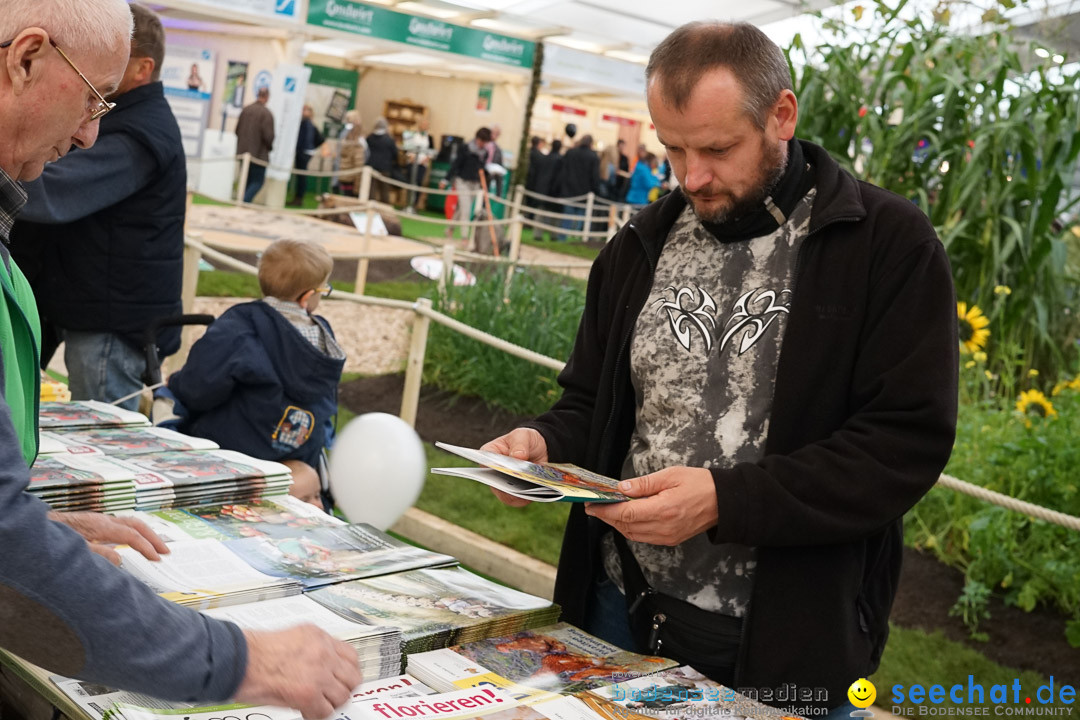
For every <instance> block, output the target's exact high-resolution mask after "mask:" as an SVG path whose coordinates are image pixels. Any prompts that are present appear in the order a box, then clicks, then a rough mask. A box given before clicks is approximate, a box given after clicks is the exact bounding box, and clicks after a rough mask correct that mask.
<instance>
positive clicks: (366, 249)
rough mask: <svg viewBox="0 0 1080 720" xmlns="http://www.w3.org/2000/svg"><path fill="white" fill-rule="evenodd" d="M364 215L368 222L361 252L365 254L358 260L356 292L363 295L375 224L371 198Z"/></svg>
mask: <svg viewBox="0 0 1080 720" xmlns="http://www.w3.org/2000/svg"><path fill="white" fill-rule="evenodd" d="M364 216H365V218H366V220H367V223H366V224H365V225H364V240H363V242H361V243H360V252H361V253H363V254H364V257H362V258H360V259H359V260H357V262H356V289H355V290H354V292H355V293H356V294H357V295H363V294H364V287H365V286H366V285H367V274H368V254H369V253H370V252H371V229H372V227H373V226H374V225H375V208H373V207H371V201H370V200H368V201H367V211H366V212H365V214H364Z"/></svg>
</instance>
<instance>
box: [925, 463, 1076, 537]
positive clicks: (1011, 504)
mask: <svg viewBox="0 0 1080 720" xmlns="http://www.w3.org/2000/svg"><path fill="white" fill-rule="evenodd" d="M938 485H941V486H942V487H945V488H948V489H950V490H953V491H955V492H960V493H964V494H965V495H970V496H971V497H973V498H978V499H979V500H983V501H985V502H988V503H991V504H993V505H1000V506H1001V507H1003V508H1006V509H1008V510H1012V511H1013V512H1018V513H1021V514H1023V515H1030V516H1032V517H1035V518H1038V519H1040V520H1045V521H1046V522H1048V523H1053V524H1054V525H1060V526H1062V527H1065V528H1068V529H1070V530H1077V531H1080V518H1078V517H1075V516H1073V515H1066V514H1065V513H1063V512H1058V511H1057V510H1050V509H1048V508H1044V507H1042V506H1040V505H1035V504H1033V503H1029V502H1026V501H1024V500H1017V499H1016V498H1014V497H1011V496H1009V495H1004V494H1002V493H999V492H995V491H994V490H988V489H986V488H984V487H980V486H979V485H973V484H971V483H969V482H966V481H964V480H960V479H958V478H954V477H952V476H951V475H942V476H941V477H939V478H938Z"/></svg>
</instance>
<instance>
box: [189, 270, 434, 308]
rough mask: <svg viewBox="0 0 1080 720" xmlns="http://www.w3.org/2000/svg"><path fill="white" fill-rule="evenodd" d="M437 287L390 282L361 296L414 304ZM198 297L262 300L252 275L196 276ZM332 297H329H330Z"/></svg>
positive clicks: (337, 284) (340, 285)
mask: <svg viewBox="0 0 1080 720" xmlns="http://www.w3.org/2000/svg"><path fill="white" fill-rule="evenodd" d="M332 284H333V286H334V289H335V290H344V291H345V292H353V291H354V290H355V289H356V286H355V284H353V283H351V282H343V281H338V280H335V281H334V282H333V283H332ZM435 287H436V284H435V283H434V282H433V281H425V282H409V281H405V280H392V281H388V282H381V283H368V284H367V287H366V288H365V290H364V292H365V294H367V295H370V296H372V297H381V298H390V299H392V300H406V301H408V302H413V301H414V300H416V299H417V298H420V297H430V296H431V294H432V293H433V292H434V290H435ZM196 294H197V295H198V296H199V297H243V298H256V297H262V292H261V291H260V290H259V281H258V280H257V279H256V277H255V276H254V275H248V274H247V273H241V272H230V271H226V270H208V271H204V272H201V273H199V285H198V288H197V289H196ZM331 297H332V296H331Z"/></svg>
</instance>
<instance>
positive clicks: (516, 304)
mask: <svg viewBox="0 0 1080 720" xmlns="http://www.w3.org/2000/svg"><path fill="white" fill-rule="evenodd" d="M505 278H506V274H505V270H502V271H496V270H492V271H489V272H485V273H480V274H479V275H478V277H477V283H476V285H474V286H472V287H455V288H452V289H450V290H449V291H448V292H447V294H446V296H445V297H438V296H436V298H435V300H434V305H435V308H436V309H437V310H439V311H441V312H443V313H446V314H447V315H449V316H451V317H453V318H455V319H456V320H460V321H461V322H463V323H465V324H467V325H470V326H471V327H474V328H476V329H478V330H483V331H484V332H487V333H490V334H491V335H494V336H495V337H498V338H501V339H503V340H506V341H508V342H512V343H514V344H515V345H520V346H522V347H525V348H528V349H529V350H533V351H535V352H538V353H541V354H542V355H547V356H548V357H552V358H556V359H560V360H564V359H566V357H567V356H568V355H569V354H570V349H571V347H572V346H573V341H574V335H575V333H576V331H577V326H578V322H579V320H580V319H581V312H582V309H583V308H584V306H585V290H584V285H583V283H581V282H579V281H575V280H572V279H569V278H566V277H563V276H560V275H552V274H550V273H536V274H532V273H525V272H516V273H515V274H514V278H513V281H512V283H511V285H510V293H509V297H504V294H505V284H504V282H505ZM556 375H557V373H556V372H555V371H554V370H548V369H546V368H543V367H541V366H539V365H535V364H533V363H531V362H528V361H526V360H520V359H518V358H515V357H512V356H510V355H507V354H506V353H504V352H503V351H501V350H496V349H495V348H492V347H489V346H487V345H484V344H483V343H480V342H478V341H476V340H472V339H470V338H467V337H465V336H464V335H461V334H459V333H458V332H456V331H453V330H449V329H447V328H444V327H442V326H440V325H437V324H434V323H433V324H432V326H431V334H430V337H429V340H428V347H427V357H426V360H425V363H424V380H425V382H428V383H432V384H434V385H436V386H438V387H440V388H442V389H444V390H449V391H452V392H455V393H459V394H462V395H476V396H479V397H481V398H483V399H484V400H486V401H487V402H488V403H490V404H493V405H498V406H500V407H503V408H505V409H507V410H509V411H511V412H515V413H520V414H523V415H532V414H537V413H540V412H543V411H544V410H546V409H547V408H548V407H550V406H551V404H552V403H554V402H555V401H556V400H558V398H559V396H560V395H561V393H562V391H561V388H560V387H559V386H558V384H557V383H556V381H555V378H556Z"/></svg>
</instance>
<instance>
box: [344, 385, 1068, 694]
mask: <svg viewBox="0 0 1080 720" xmlns="http://www.w3.org/2000/svg"><path fill="white" fill-rule="evenodd" d="M403 387H404V376H403V375H400V374H397V375H380V376H376V377H369V378H361V379H357V380H353V381H350V382H347V383H345V384H344V385H342V387H341V393H340V402H341V404H342V405H343V406H345V407H347V408H348V409H350V410H351V411H353V412H356V413H365V412H387V413H392V414H394V415H396V414H398V412H399V411H400V406H401V393H402V389H403ZM522 419H523V418H522V417H521V416H516V415H514V414H512V413H509V412H506V411H504V410H500V409H498V408H489V407H488V406H487V405H486V404H485V403H484V401H483V400H480V399H479V398H475V397H462V396H457V395H453V394H452V393H446V392H443V391H440V390H437V389H435V388H431V387H427V386H425V387H424V389H423V390H422V392H421V398H420V408H419V413H418V416H417V423H416V427H417V432H418V433H419V434H420V436H421V438H423V439H424V440H425V441H427V442H434V441H435V440H441V441H444V442H449V443H453V444H456V445H465V446H469V447H479V446H480V445H482V444H483V443H484V442H487V441H488V440H490V439H492V438H493V437H496V436H497V435H500V434H502V433H504V432H506V431H508V430H510V429H512V428H513V427H515V426H516V425H517V423H518V422H519V421H520V420H522ZM963 585H964V580H963V575H962V573H960V572H959V571H957V570H955V569H953V568H950V567H948V566H946V565H943V564H942V563H940V562H938V561H937V560H936V559H934V558H933V557H931V556H929V555H926V554H923V553H919V552H917V551H915V550H913V549H910V548H908V549H906V550H905V556H904V569H903V573H902V575H901V578H900V588H899V592H898V594H897V598H896V603H895V605H894V607H893V612H892V620H893V622H894V623H896V624H897V625H899V626H900V627H905V628H917V629H922V630H926V631H933V630H941V631H942V632H943V633H944V634H945V635H946V637H948V638H949V639H950V640H953V641H956V642H961V643H963V644H965V645H967V646H968V647H970V648H972V649H974V650H976V651H977V652H979V653H981V654H983V655H985V656H986V657H987V658H989V659H991V660H993V661H995V662H997V663H1000V664H1002V665H1006V666H1010V667H1014V668H1017V669H1021V670H1034V671H1037V672H1040V673H1042V674H1043V675H1046V676H1049V675H1053V676H1054V677H1055V678H1060V679H1061V680H1062V681H1065V682H1075V681H1076V680H1077V679H1080V651H1077V650H1076V649H1074V648H1071V647H1069V645H1068V643H1067V642H1066V641H1065V634H1064V627H1065V618H1064V617H1063V616H1061V615H1060V614H1058V613H1055V612H1053V611H1050V610H1046V609H1044V608H1036V609H1035V610H1034V611H1032V612H1030V613H1029V612H1024V611H1022V610H1019V609H1017V608H1015V607H1006V606H1004V605H1003V604H1002V603H1001V601H1000V600H998V599H997V598H994V599H992V600H991V602H990V613H991V616H990V619H989V620H986V621H984V622H983V623H982V624H981V626H980V630H981V631H983V632H985V633H987V635H988V636H989V640H988V641H987V642H976V641H973V640H970V639H969V637H968V632H967V629H966V628H965V627H964V624H963V623H962V622H961V621H960V619H959V618H955V617H950V616H949V609H950V608H951V607H952V606H953V604H954V603H955V602H956V598H957V597H958V596H959V595H960V592H961V590H962V588H963Z"/></svg>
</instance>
